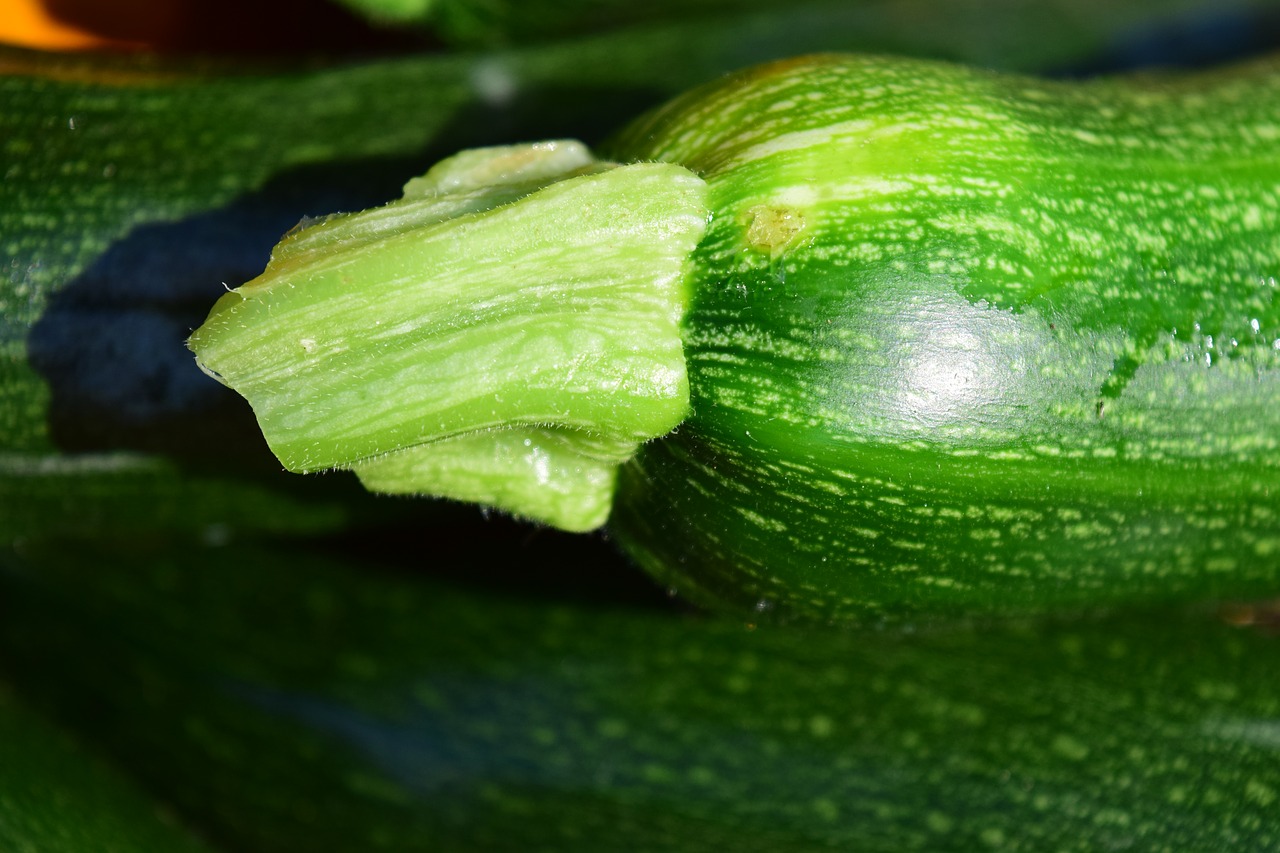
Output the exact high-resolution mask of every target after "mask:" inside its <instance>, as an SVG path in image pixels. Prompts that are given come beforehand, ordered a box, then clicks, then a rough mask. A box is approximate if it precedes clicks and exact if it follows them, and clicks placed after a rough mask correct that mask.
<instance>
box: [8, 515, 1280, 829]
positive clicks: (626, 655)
mask: <svg viewBox="0 0 1280 853" xmlns="http://www.w3.org/2000/svg"><path fill="white" fill-rule="evenodd" d="M477 543H478V544H476V545H475V546H473V548H472V549H471V551H470V552H469V553H468V554H467V555H466V559H467V560H469V561H474V563H475V564H476V565H477V566H481V567H482V566H483V564H484V561H485V559H486V558H489V559H492V557H493V551H492V549H491V548H489V547H487V546H486V545H485V544H484V540H483V535H482V533H481V534H478V535H477ZM533 550H534V551H537V549H533ZM434 562H435V563H436V564H439V563H440V561H439V560H437V561H434ZM524 570H525V571H533V572H534V573H535V580H537V581H540V582H541V583H543V584H544V585H545V583H546V582H547V581H548V580H549V579H550V576H551V573H549V572H548V571H546V570H545V569H544V570H537V569H530V568H529V567H525V568H524ZM1276 643H1277V638H1276V637H1275V636H1268V635H1267V634H1265V633H1264V632H1262V631H1258V630H1254V629H1248V630H1244V629H1240V628H1233V627H1230V626H1228V625H1226V624H1223V623H1221V622H1220V621H1218V620H1216V619H1214V618H1212V617H1211V615H1207V614H1203V613H1200V614H1197V613H1176V612H1165V613H1128V614H1124V615H1122V616H1120V617H1119V618H1112V619H1108V620H1106V621H1101V622H1097V623H1088V622H1083V623H1078V624H1054V623H1049V624H1041V625H1020V624H1007V625H1003V626H1000V627H998V628H996V629H993V630H973V629H966V628H954V627H953V628H950V629H945V630H933V631H927V632H916V633H914V634H900V633H897V632H893V631H886V630H880V631H866V632H857V631H840V630H833V629H828V628H816V629H811V630H806V629H803V628H799V627H797V626H788V627H787V628H784V629H776V628H769V627H760V628H757V629H756V630H750V629H748V628H747V627H745V626H743V625H742V624H741V623H738V624H732V623H726V622H721V621H715V620H706V619H700V618H690V617H688V616H687V615H682V614H679V613H673V612H670V610H667V609H655V608H641V607H638V606H635V605H630V606H622V605H621V604H620V603H619V601H618V600H617V599H615V598H613V597H610V598H608V599H605V600H601V599H599V598H596V599H594V600H592V599H589V600H587V601H580V602H579V603H577V604H567V603H563V602H559V603H557V602H554V601H547V600H546V599H545V598H539V597H538V596H534V595H530V596H526V597H524V598H523V599H514V598H510V597H505V596H503V595H501V594H500V592H499V591H498V590H495V588H494V587H493V586H492V585H489V586H488V587H487V588H485V589H480V588H479V584H477V586H476V587H473V588H471V589H465V588H459V587H458V586H456V585H448V584H445V583H442V582H440V581H439V580H437V579H434V578H431V577H429V576H427V575H425V574H424V573H423V572H421V571H418V572H417V573H416V574H415V575H409V574H407V573H402V574H400V575H398V576H395V577H391V576H387V575H385V574H380V573H378V572H376V571H374V570H373V568H372V567H370V566H368V565H359V564H353V565H351V566H343V565H341V564H339V563H337V562H335V561H334V560H333V559H332V558H331V557H328V556H318V555H317V554H316V553H315V551H314V549H299V548H298V547H297V546H296V545H291V546H289V547H287V548H271V549H267V548H242V547H235V546H231V547H229V548H221V549H195V550H191V549H188V550H185V551H179V552H176V553H170V552H164V551H159V552H156V551H152V550H148V549H145V548H139V547H137V546H136V545H131V546H129V547H127V548H124V549H102V548H100V547H96V546H95V547H90V546H85V547H83V548H80V549H78V550H77V549H68V548H67V547H65V546H64V547H62V548H52V547H49V548H43V549H33V550H28V551H27V552H26V553H25V554H24V555H22V556H20V557H15V556H14V555H12V554H0V672H3V673H4V674H5V676H6V677H8V678H10V679H11V680H12V682H13V683H14V685H15V688H16V689H19V690H21V695H22V697H23V698H24V700H25V701H27V702H28V703H29V704H31V705H33V706H35V707H37V708H39V709H40V710H42V711H45V712H47V713H49V714H51V715H53V716H54V717H55V718H56V719H58V720H59V721H61V722H62V723H63V724H64V725H66V726H68V727H71V728H73V729H74V730H75V731H77V732H79V733H80V734H81V735H82V736H83V737H84V738H85V739H86V740H87V741H88V742H91V743H93V744H96V745H97V746H99V747H100V748H101V749H103V750H105V751H107V752H108V753H109V754H110V755H111V756H112V757H114V758H116V759H117V760H118V761H119V763H120V764H121V765H122V766H123V767H126V768H127V769H128V770H129V771H130V772H131V773H133V774H135V776H136V777H137V779H138V780H139V782H140V783H141V784H142V785H144V786H145V788H146V789H147V790H148V791H150V792H151V793H152V794H153V795H155V796H156V797H158V798H159V799H160V800H161V801H162V802H165V803H167V804H168V805H169V806H170V807H171V808H172V809H173V810H174V812H175V813H176V814H177V815H179V816H180V817H181V818H182V819H183V820H185V821H186V822H187V823H188V824H189V825H191V826H192V827H194V828H196V829H197V830H198V831H199V832H200V833H201V834H202V835H203V836H204V837H206V838H208V839H209V840H210V841H211V842H213V843H215V844H217V845H218V846H219V847H221V848H222V849H227V850H236V851H272V850H311V851H350V850H383V849H385V850H397V851H411V850H431V851H441V850H459V851H480V850H513V851H515V850H520V851H526V850H555V851H575V850H590V851H597V850H601V849H630V850H686V851H696V850H726V849H734V850H753V851H754V850H760V851H771V853H772V851H801V850H817V849H837V850H858V851H893V853H901V852H902V851H911V850H928V851H951V850H954V851H965V853H967V852H968V851H974V850H995V851H1042V850H1061V851H1097V850H1143V851H1156V850H1171V851H1211V850H1250V851H1259V853H1262V851H1274V850H1280V832H1278V830H1277V825H1276V821H1275V809H1276V804H1277V802H1280V763H1278V762H1277V761H1276V760H1275V755H1276V745H1277V731H1278V727H1280V688H1278V687H1277V685H1280V655H1277V654H1276ZM86 650H92V653H91V654H87V653H86ZM50 673H57V677H56V678H50Z"/></svg>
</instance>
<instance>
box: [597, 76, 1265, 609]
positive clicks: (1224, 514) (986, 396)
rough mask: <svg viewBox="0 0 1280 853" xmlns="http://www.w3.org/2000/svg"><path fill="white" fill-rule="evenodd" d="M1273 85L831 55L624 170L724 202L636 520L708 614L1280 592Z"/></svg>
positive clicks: (631, 474) (635, 496) (638, 136)
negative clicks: (998, 70)
mask: <svg viewBox="0 0 1280 853" xmlns="http://www.w3.org/2000/svg"><path fill="white" fill-rule="evenodd" d="M1277 138H1280V75H1278V74H1277V73H1276V72H1275V70H1274V67H1273V66H1270V65H1256V66H1253V67H1246V68H1241V69H1237V70H1233V71H1227V72H1220V73H1218V74H1216V75H1205V76H1200V77H1190V78H1184V79H1181V80H1171V81H1165V82H1163V83H1160V82H1155V81H1150V80H1148V81H1140V80H1139V81H1128V82H1126V81H1114V82H1099V83H1093V84H1083V85H1082V84H1049V83H1042V82H1033V81H1029V80H1026V79H1021V78H1015V77H1000V76H995V75H990V74H986V73H981V72H976V71H972V70H966V69H960V68H956V67H949V66H942V65H935V64H929V63H916V62H909V61H903V60H879V59H866V58H850V57H817V58H810V59H805V60H797V61H794V62H788V63H777V64H774V65H771V66H765V67H763V68H761V69H755V70H752V71H748V72H745V73H744V74H741V75H738V76H736V77H733V78H729V79H727V80H726V81H723V82H721V83H718V84H716V85H714V86H711V87H708V88H706V89H703V90H700V91H697V92H694V93H691V94H690V95H688V96H686V97H684V98H682V99H681V100H679V101H677V102H675V103H673V104H672V105H671V106H669V107H668V108H666V109H664V110H662V111H660V112H658V113H657V114H655V115H653V116H651V117H649V118H648V119H646V120H644V121H642V122H641V123H640V124H638V125H636V126H635V127H633V128H632V129H631V130H630V131H628V132H627V133H626V134H624V136H623V138H622V139H621V140H619V143H618V145H617V149H618V151H616V152H611V153H613V154H614V156H619V154H618V152H621V156H624V157H630V158H636V159H659V160H668V161H672V162H678V163H680V164H682V165H684V166H686V167H688V168H690V169H692V170H693V171H695V172H696V173H698V174H699V175H701V176H702V177H703V178H704V179H706V180H707V182H708V185H709V188H710V193H711V200H712V202H711V203H712V209H713V212H714V213H713V221H712V225H711V227H710V230H709V231H708V234H707V237H706V239H705V240H704V241H703V243H702V244H701V245H700V247H699V249H698V250H697V252H696V254H695V265H696V272H695V274H694V278H693V281H692V285H691V286H692V288H693V293H692V304H691V308H690V311H689V314H688V315H687V317H686V321H685V346H686V356H687V359H688V368H689V377H690V386H691V415H690V417H689V418H688V419H687V420H686V421H685V422H684V423H683V424H682V425H681V426H680V428H679V429H678V431H677V432H676V433H675V434H673V435H671V436H668V437H667V438H665V439H663V440H661V441H659V442H655V443H652V444H650V445H647V446H646V448H644V449H643V450H642V452H641V453H640V455H639V456H638V457H637V458H636V459H635V460H634V461H633V462H632V463H630V464H629V465H627V466H624V468H623V471H622V475H621V480H620V484H619V496H618V500H617V502H616V504H615V510H614V514H613V516H612V519H611V526H612V529H613V531H614V533H615V535H616V536H617V537H618V538H619V539H620V540H621V542H622V543H623V545H624V547H625V548H626V549H627V550H628V551H629V552H630V553H632V554H633V555H634V556H635V558H636V559H637V560H638V561H639V562H640V563H641V564H642V565H643V566H645V567H646V568H647V569H648V570H650V571H651V572H653V573H654V574H656V575H657V576H658V577H660V578H661V579H663V580H664V581H665V582H667V583H668V584H670V585H671V586H672V587H674V588H675V589H676V590H678V591H679V592H680V593H681V594H683V595H687V596H689V597H691V598H693V599H694V600H697V601H700V602H703V603H711V604H716V605H717V606H721V607H724V606H728V607H729V608H730V609H732V610H738V611H740V612H753V611H757V610H764V611H776V612H777V613H778V615H780V616H781V617H783V618H794V617H803V618H817V619H824V620H835V621H878V620H886V619H887V620H893V619H899V618H908V619H911V618H922V617H923V618H927V617H930V616H934V615H940V614H954V613H965V614H971V615H974V614H976V615H983V614H991V613H997V612H1000V613H1007V612H1010V611H1014V612H1017V611H1028V612H1031V611H1039V610H1045V609H1051V608H1063V607H1068V608H1069V607H1073V606H1085V605H1098V604H1102V605H1105V604H1108V603H1114V602H1121V601H1125V600H1132V599H1138V598H1143V599H1153V598H1154V599H1161V598H1178V597H1186V596H1206V595H1208V596H1221V595H1246V594H1264V593H1267V592H1273V591H1274V590H1275V588H1276V585H1277V583H1276V578H1277V575H1278V574H1280V572H1278V570H1280V516H1278V515H1277V512H1278V511H1280V507H1278V506H1277V504H1278V501H1280V496H1277V494H1275V493H1274V492H1273V487H1272V483H1273V482H1274V481H1275V475H1276V473H1277V469H1278V468H1280V452H1278V451H1277V437H1280V406H1278V405H1277V402H1278V401H1280V305H1277V303H1276V301H1275V294H1276V288H1277V285H1276V279H1277V278H1280V236H1278V235H1280V210H1278V208H1277V188H1278V187H1280V147H1278V146H1277V143H1276V140H1277Z"/></svg>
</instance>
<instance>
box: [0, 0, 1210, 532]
mask: <svg viewBox="0 0 1280 853" xmlns="http://www.w3.org/2000/svg"><path fill="white" fill-rule="evenodd" d="M839 5H840V4H831V3H816V4H812V5H805V6H801V7H793V6H787V7H786V8H782V9H775V10H772V11H766V12H764V13H762V14H758V15H749V16H742V15H732V16H729V18H728V19H718V20H715V21H705V20H695V21H685V22H683V23H682V22H675V23H666V24H661V25H655V26H652V27H648V28H641V29H634V30H630V31H626V32H618V33H613V34H605V35H600V36H598V37H594V38H591V39H586V40H582V41H577V42H571V43H563V44H552V45H547V46H545V47H538V48H532V49H525V50H516V51H504V52H494V53H477V54H462V55H436V56H415V57H405V58H397V59H389V60H380V61H371V62H365V63H360V64H354V65H349V66H345V67H339V68H310V69H300V70H298V71H296V72H291V73H281V72H277V73H275V74H271V75H265V76H264V75H263V74H261V73H242V72H241V71H240V69H239V68H234V71H235V73H229V72H231V71H233V66H232V64H231V63H229V62H224V63H217V62H208V61H203V62H201V63H199V64H198V65H195V66H193V67H190V68H187V67H185V66H179V65H178V64H176V63H159V62H156V61H152V60H146V59H120V58H108V59H94V58H91V57H90V58H86V57H81V56H56V55H43V54H38V53H28V52H22V51H18V50H12V49H5V50H3V51H0V72H2V74H3V76H0V174H3V181H2V182H0V251H2V257H3V264H2V265H0V479H4V480H5V481H6V482H5V483H4V485H3V486H0V491H2V492H3V493H4V494H5V495H6V496H9V495H12V496H13V498H12V499H13V500H14V501H18V502H27V501H26V499H27V497H28V496H29V495H28V493H27V492H26V490H27V489H28V485H27V483H28V480H26V479H25V474H22V473H21V472H25V471H30V470H37V469H59V470H63V469H69V468H71V469H75V470H77V471H80V472H81V476H80V480H79V481H78V484H76V485H75V486H74V487H73V486H71V485H68V486H67V487H66V488H67V490H68V494H71V492H73V491H74V492H76V493H77V494H79V495H80V496H81V498H79V499H74V500H72V501H71V503H72V504H73V505H74V506H75V507H77V508H78V511H81V512H83V513H84V516H85V517H89V518H93V517H100V516H102V515H104V514H110V513H111V512H113V511H114V509H113V508H112V507H108V506H104V505H102V503H101V497H100V496H105V497H106V498H108V499H109V498H110V495H111V494H112V489H113V488H115V485H114V484H115V482H116V481H115V479H114V477H113V476H112V475H110V474H109V473H107V468H108V467H110V462H111V460H112V459H115V458H116V454H117V453H119V452H121V451H127V452H130V453H133V454H136V455H138V456H147V457H165V458H164V459H159V458H151V459H145V460H142V462H141V464H143V465H144V466H146V467H148V468H150V469H151V470H161V469H163V470H166V471H170V472H172V474H171V475H168V476H165V477H161V478H160V479H162V480H164V483H163V486H162V487H161V491H162V492H167V493H172V492H177V491H181V490H182V489H183V488H184V487H183V486H182V485H181V483H180V482H179V480H180V478H181V477H183V476H188V475H189V473H190V471H189V466H188V463H191V462H192V461H193V457H198V458H195V459H194V461H195V462H196V463H197V464H196V465H195V467H196V468H198V469H200V472H201V473H208V471H209V469H210V468H214V469H217V473H218V475H219V476H220V478H223V479H224V480H225V479H226V478H227V477H228V475H229V474H230V473H232V472H234V474H235V476H234V477H232V478H231V479H232V480H238V479H241V478H242V475H243V472H244V469H245V468H249V469H254V470H257V471H258V472H259V473H261V472H263V471H266V472H267V474H266V475H265V476H267V477H268V481H267V483H266V485H265V487H264V488H266V489H267V490H268V491H272V490H277V489H278V488H280V486H279V482H280V477H279V476H278V475H279V472H278V469H275V466H274V463H273V462H272V461H271V460H270V456H269V454H268V453H267V452H266V449H265V447H264V445H263V443H262V442H261V440H260V439H259V438H258V437H257V436H256V435H255V434H254V433H253V432H252V429H253V427H252V422H251V420H250V418H249V416H248V410H247V408H245V407H237V406H236V405H235V401H234V398H233V395H230V394H229V393H226V392H222V389H219V388H218V387H217V386H216V385H215V384H214V383H212V382H211V381H209V380H207V379H206V378H205V377H203V376H201V375H200V374H199V373H198V371H196V370H195V369H194V364H193V363H192V360H191V358H190V355H189V353H187V352H186V350H185V348H184V347H183V340H184V339H185V337H186V335H187V334H188V333H189V332H190V330H191V329H192V328H194V327H195V326H196V325H198V324H199V322H200V320H201V319H202V317H203V316H204V313H205V312H206V311H207V308H208V306H209V305H210V304H212V302H213V301H214V300H215V299H216V298H217V296H218V295H219V294H221V293H222V292H223V288H224V283H225V284H226V285H227V286H235V285H237V284H239V283H241V282H243V281H245V280H247V279H249V278H252V277H253V276H254V275H256V274H257V273H258V272H260V271H261V269H262V267H263V265H264V264H265V262H266V258H267V254H268V250H269V248H270V246H271V244H272V243H273V242H275V241H276V240H277V239H279V237H280V235H281V234H283V233H284V232H285V231H286V230H288V229H289V228H290V227H292V226H293V225H294V224H295V223H296V222H297V221H298V220H299V219H301V218H302V217H303V216H317V215H321V214H326V213H330V212H333V211H334V210H338V209H359V208H364V207H369V206H371V205H374V204H378V203H381V202H383V201H385V200H386V199H388V198H391V197H392V196H394V195H395V194H396V193H397V191H398V188H399V185H400V184H401V183H402V182H403V181H404V179H405V177H406V176H408V175H412V174H416V173H418V172H420V171H421V170H422V169H423V168H424V167H425V166H426V165H429V164H430V163H432V162H434V161H435V160H438V159H439V158H440V157H442V156H445V155H447V154H450V153H452V152H454V151H456V150H457V149H459V148H462V147H466V146H468V145H477V144H492V143H501V142H513V141H518V140H525V139H538V138H546V137H552V136H560V135H573V136H579V137H584V138H587V139H588V141H591V140H592V139H596V138H599V137H600V136H601V135H603V134H604V133H606V132H609V131H611V130H613V129H614V128H616V127H617V126H618V125H619V124H620V123H622V122H623V121H625V120H627V119H628V118H630V117H631V116H632V115H633V114H634V112H635V111H636V110H638V109H641V108H644V107H647V106H650V105H652V104H654V103H656V102H657V101H659V100H661V99H662V98H664V97H668V96H670V95H671V94H673V93H675V92H678V91H680V90H682V89H684V88H686V87H688V86H690V85H694V84H696V83H699V82H702V81H704V80H707V79H710V78H712V77H714V76H715V75H717V74H720V73H723V72H725V71H728V70H730V69H733V68H736V67H740V66H742V65H745V64H749V63H751V62H758V61H762V60H765V59H769V58H776V57H780V56H785V55H790V54H796V53H802V52H806V51H813V50H831V49H856V48H863V49H880V50H897V51H906V52H916V53H921V54H928V55H943V56H953V57H957V58H967V59H971V60H973V61H977V62H983V63H992V64H997V65H1002V66H1015V67H1045V66H1051V65H1055V64H1068V63H1071V62H1079V61H1083V60H1085V59H1086V58H1087V57H1086V54H1087V55H1088V57H1092V56H1093V55H1094V54H1095V53H1096V52H1097V51H1098V50H1099V49H1100V48H1099V46H1100V45H1104V44H1105V43H1107V41H1108V39H1110V38H1112V37H1116V38H1118V37H1120V36H1121V35H1122V34H1123V32H1124V31H1125V29H1126V27H1128V26H1129V25H1130V24H1133V23H1136V22H1137V21H1140V20H1145V19H1147V18H1148V17H1149V16H1148V15H1147V12H1146V11H1143V9H1144V8H1145V7H1144V5H1143V4H1134V5H1133V6H1132V7H1131V9H1130V11H1127V12H1125V13H1124V14H1121V15H1117V16H1116V17H1114V18H1109V19H1108V21H1109V22H1103V23H1100V25H1099V26H1100V29H1099V30H1098V31H1097V32H1098V33H1107V34H1109V35H1107V36H1102V35H1098V36H1097V37H1096V38H1093V39H1092V40H1087V41H1086V42H1084V43H1083V45H1084V46H1082V44H1081V43H1080V42H1076V43H1073V44H1071V45H1069V46H1068V45H1067V44H1066V43H1065V42H1061V43H1059V42H1055V44H1060V46H1061V52H1060V53H1044V52H1043V51H1041V50H1039V49H1037V50H1036V51H1033V52H1027V51H1026V50H1025V45H1026V43H1027V35H1028V33H1030V32H1035V31H1038V30H1037V28H1038V27H1040V26H1041V24H1039V23H1036V22H1033V21H1030V20H1018V21H1011V22H1009V23H1008V24H1007V25H1005V24H1002V25H1001V26H1000V27H997V28H994V29H991V28H990V27H989V22H990V18H989V16H988V15H986V14H985V13H982V14H979V13H978V12H976V11H973V10H970V11H968V12H967V13H966V15H967V17H966V18H965V20H967V21H968V22H969V26H970V27H971V32H970V36H969V37H965V38H960V39H944V38H940V37H939V34H938V33H937V32H925V31H922V30H921V29H920V27H919V25H918V16H917V15H914V14H912V15H907V14H905V13H902V14H896V13H895V14H887V13H884V12H883V11H872V10H857V11H855V12H853V13H848V14H846V13H842V12H839V10H838V8H835V7H838V6H839ZM949 5H950V4H948V7H949ZM1184 8H1192V7H1191V6H1187V7H1184V6H1183V5H1177V4H1175V6H1174V7H1169V9H1167V10H1165V12H1168V13H1170V14H1172V12H1173V11H1176V10H1182V9H1184ZM1163 15H1164V13H1163V12H1158V13H1156V15H1155V16H1156V17H1163ZM1037 20H1038V19H1037ZM1089 26H1092V24H1090V25H1089ZM952 32H954V31H952ZM81 454H84V458H74V459H69V458H67V457H68V455H74V456H77V457H78V456H80V455H81ZM171 460H177V462H178V463H179V464H177V465H176V466H175V465H174V464H173V462H172V461H171ZM273 469H275V470H273ZM89 470H94V471H96V472H97V473H94V474H92V475H85V474H84V472H86V471H89ZM15 471H16V472H19V473H18V474H17V475H14V474H13V473H12V472H15ZM272 474H274V475H277V476H274V477H272V476H271V475H272ZM206 485H207V486H208V489H207V490H206V496H207V498H208V501H209V503H210V504H211V505H212V504H218V503H219V498H218V495H219V494H224V497H223V498H222V499H221V503H220V506H217V507H214V511H212V512H211V513H210V515H209V516H208V518H207V519H206V521H207V522H208V523H220V522H221V521H222V520H225V519H226V518H227V517H228V516H229V515H232V514H234V507H235V505H236V501H237V498H236V494H237V490H238V488H239V487H238V486H236V485H232V484H228V483H226V482H223V483H222V484H221V485H219V484H216V483H212V482H210V483H208V484H206ZM126 488H127V487H126ZM255 488H263V486H262V485H261V484H259V485H258V486H255ZM220 490H223V491H220ZM29 497H31V502H38V501H40V500H41V498H39V496H38V495H35V494H31V495H30V496H29ZM6 499H8V498H7V497H6ZM152 505H155V503H154V502H153V504H152ZM292 511H293V510H292V509H290V504H289V502H288V501H287V500H286V501H285V505H283V506H282V507H281V514H287V513H289V512H292ZM333 512H334V508H333V507H332V506H325V507H321V508H320V509H319V517H320V518H329V517H330V516H331V515H332V513H333ZM160 515H161V516H163V513H161V514H160ZM322 523H327V522H322ZM304 526H305V525H304ZM92 531H93V528H92V527H90V528H87V529H84V528H82V531H81V532H92Z"/></svg>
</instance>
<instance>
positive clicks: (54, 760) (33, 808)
mask: <svg viewBox="0 0 1280 853" xmlns="http://www.w3.org/2000/svg"><path fill="white" fill-rule="evenodd" d="M0 847H3V849H5V850H9V851H14V853H83V851H85V850H113V851H135V853H200V851H208V850H209V848H208V847H206V846H205V845H204V844H203V843H201V842H199V841H197V840H196V838H195V837H194V836H193V835H191V834H189V833H188V832H187V831H185V830H184V829H182V828H180V827H178V826H176V825H175V822H174V820H173V818H172V817H171V816H170V815H168V814H165V813H163V812H162V811H161V810H160V808H159V807H158V806H157V805H156V804H155V803H154V802H152V801H149V800H148V799H147V798H146V797H145V796H143V794H142V793H141V792H140V791H139V790H138V789H137V786H136V785H134V784H133V782H132V780H130V779H128V778H127V777H125V776H124V775H123V774H122V773H120V772H119V771H118V770H115V769H114V768H110V767H108V766H106V765H104V764H103V762H102V761H100V760H99V759H98V758H96V757H93V756H90V755H89V754H88V753H87V752H86V750H85V749H84V747H83V746H82V745H81V744H79V743H77V742H75V741H74V740H73V739H72V738H70V737H69V736H68V735H67V734H66V733H65V732H62V731H59V730H58V729H56V728H54V727H53V726H50V725H49V724H48V723H47V722H45V721H44V720H42V719H40V718H39V717H37V716H36V715H35V714H33V713H31V711H30V710H29V709H27V708H26V707H24V706H23V705H22V704H21V703H20V702H19V701H18V700H17V699H15V698H14V697H13V695H12V691H11V690H10V689H9V688H8V686H7V685H5V684H3V683H0Z"/></svg>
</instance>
